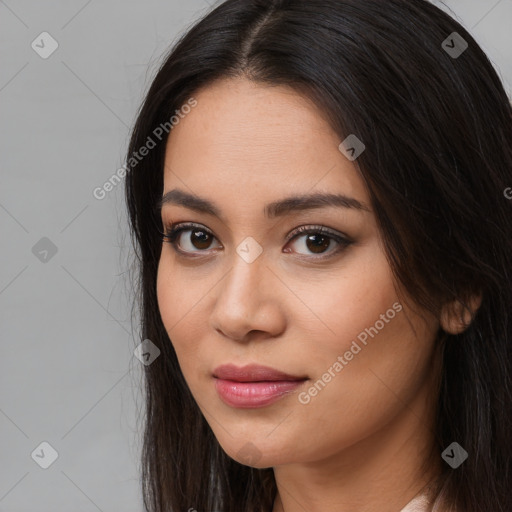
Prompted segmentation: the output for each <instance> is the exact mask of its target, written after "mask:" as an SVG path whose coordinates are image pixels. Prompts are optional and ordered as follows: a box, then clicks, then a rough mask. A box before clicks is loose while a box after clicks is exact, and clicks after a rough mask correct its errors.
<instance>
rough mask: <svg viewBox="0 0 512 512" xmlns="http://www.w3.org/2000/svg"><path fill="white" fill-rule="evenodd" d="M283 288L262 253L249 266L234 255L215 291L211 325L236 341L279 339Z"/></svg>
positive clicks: (283, 320)
mask: <svg viewBox="0 0 512 512" xmlns="http://www.w3.org/2000/svg"><path fill="white" fill-rule="evenodd" d="M285 288H286V287H285V286H284V285H283V283H282V282H281V281H280V279H279V278H278V277H277V276H276V274H275V273H274V271H273V270H271V268H270V267H269V266H268V264H267V261H266V260H265V258H264V257H263V254H262V255H260V256H259V257H258V258H257V259H256V260H255V261H253V262H251V263H248V262H247V261H245V260H244V259H243V258H241V257H240V256H239V255H238V254H236V253H235V254H234V257H233V265H232V267H231V269H230V270H229V271H228V272H227V274H226V275H225V277H224V278H223V279H222V280H221V282H220V283H218V285H217V286H216V287H215V288H214V290H215V291H214V294H215V295H214V296H215V302H214V306H213V310H212V313H211V317H210V323H211V326H212V327H213V329H215V330H216V331H217V332H218V333H220V334H221V335H223V336H224V337H227V338H230V339H232V340H235V341H238V342H247V341H249V340H251V339H254V338H255V337H258V338H265V337H268V338H270V337H276V336H278V335H279V334H281V333H282V332H283V330H284V329H285V325H286V318H285V314H284V304H285V302H284V297H283V296H282V293H283V292H284V289H285ZM212 291H213V290H212ZM288 293H289V291H288Z"/></svg>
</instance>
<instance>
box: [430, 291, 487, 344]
mask: <svg viewBox="0 0 512 512" xmlns="http://www.w3.org/2000/svg"><path fill="white" fill-rule="evenodd" d="M481 304H482V294H481V293H479V294H477V295H472V296H471V297H470V298H469V300H468V302H467V307H465V306H464V304H462V302H461V301H460V300H455V301H453V302H448V303H446V304H445V305H444V306H443V307H442V309H441V316H440V319H439V320H440V324H441V327H442V329H443V331H446V332H447V333H449V334H460V333H461V332H464V331H465V330H466V329H467V328H468V327H469V325H470V324H471V322H472V321H473V318H474V317H475V314H476V312H477V310H478V308H479V307H480V305H481Z"/></svg>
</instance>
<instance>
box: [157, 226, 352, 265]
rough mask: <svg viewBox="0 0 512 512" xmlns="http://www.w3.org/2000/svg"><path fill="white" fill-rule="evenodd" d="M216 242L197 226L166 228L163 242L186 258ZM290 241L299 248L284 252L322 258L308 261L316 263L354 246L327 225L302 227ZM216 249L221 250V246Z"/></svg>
mask: <svg viewBox="0 0 512 512" xmlns="http://www.w3.org/2000/svg"><path fill="white" fill-rule="evenodd" d="M185 233H187V235H186V236H185ZM214 240H216V238H215V236H214V235H213V233H212V232H211V231H209V230H208V229H206V228H205V227H204V226H201V225H200V224H194V223H183V224H172V225H169V226H166V228H165V232H164V233H162V241H163V242H168V243H170V244H171V245H172V247H173V248H174V250H175V251H176V252H178V253H180V254H182V255H184V256H190V255H191V254H194V253H195V254H199V253H202V252H203V253H206V252H207V251H208V249H211V248H212V243H213V241H214ZM287 240H288V241H292V242H293V243H292V244H288V245H292V246H293V245H295V246H296V247H295V249H294V250H293V251H291V250H290V249H289V248H287V247H285V249H283V252H285V253H290V252H297V253H298V254H302V255H305V256H308V257H309V256H310V255H311V254H313V255H315V254H316V255H320V256H316V257H315V256H313V257H312V258H308V259H316V260H319V259H326V258H330V257H331V256H334V255H336V254H337V253H339V252H340V251H342V250H343V249H345V248H346V247H348V246H349V245H350V244H352V243H353V242H352V240H350V239H349V238H348V237H346V236H344V235H342V234H341V233H338V232H336V231H332V230H330V229H329V228H326V227H325V226H301V227H300V228H297V229H295V230H294V231H293V232H292V233H290V235H289V236H288V237H287ZM213 248H217V249H219V248H220V249H222V245H220V244H218V245H217V246H216V247H215V246H214V247H213ZM301 251H305V252H301ZM308 251H309V254H308ZM191 257H194V256H191Z"/></svg>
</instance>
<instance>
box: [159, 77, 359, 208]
mask: <svg viewBox="0 0 512 512" xmlns="http://www.w3.org/2000/svg"><path fill="white" fill-rule="evenodd" d="M194 98H195V99H196V100H197V105H196V106H195V107H194V108H193V109H191V111H190V113H188V114H186V115H184V117H183V119H181V120H180V122H179V123H178V124H176V125H175V126H174V127H173V129H172V131H171V133H170V135H169V138H168V142H167V147H166V156H165V168H164V191H166V190H169V189H170V188H173V187H174V186H180V188H183V187H186V188H191V189H193V190H194V191H195V192H197V193H199V192H200V191H201V192H203V195H210V196H211V195H212V194H215V195H216V196H219V195H220V196H222V197H221V198H220V200H228V201H229V200H230V197H231V200H233V198H235V197H241V196H243V197H245V198H246V199H247V200H251V201H253V200H254V201H255V200H257V199H258V198H263V197H265V202H266V201H268V200H271V199H272V198H274V199H278V198H279V197H282V196H283V195H285V193H286V194H289V193H290V192H296V193H305V192H311V191H312V190H314V191H326V192H332V191H336V192H341V193H344V194H347V195H351V196H355V197H357V198H358V199H360V200H361V201H367V194H366V190H365V187H364V182H363V180H362V178H361V176H360V175H359V172H358V170H357V168H356V167H355V165H354V163H353V162H350V161H349V160H348V159H347V158H346V157H345V156H344V155H343V154H342V153H341V152H340V151H339V149H338V146H339V144H340V142H341V140H340V137H339V136H338V135H337V134H336V133H335V132H334V131H333V130H332V128H331V127H330V125H329V124H328V122H327V121H326V120H325V118H324V116H323V115H322V113H321V112H320V111H319V110H318V108H317V107H316V106H315V105H314V104H313V103H312V102H311V101H310V100H309V99H308V98H306V97H304V96H302V95H300V94H299V93H297V92H296V91H295V90H293V89H291V88H288V87H284V86H268V85H262V84H257V83H254V82H251V81H249V80H247V79H225V80H219V81H217V82H215V83H213V84H211V85H209V86H207V87H205V88H203V89H202V90H200V91H199V92H197V93H196V94H194Z"/></svg>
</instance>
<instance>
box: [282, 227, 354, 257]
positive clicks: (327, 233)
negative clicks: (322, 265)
mask: <svg viewBox="0 0 512 512" xmlns="http://www.w3.org/2000/svg"><path fill="white" fill-rule="evenodd" d="M289 239H291V240H292V241H293V244H295V246H296V249H295V251H294V252H298V253H299V254H305V255H306V256H309V255H311V254H320V255H321V256H320V257H317V258H314V259H323V258H329V257H331V256H334V255H335V254H338V253H339V252H340V251H342V250H343V249H345V248H346V247H348V246H349V245H350V244H351V243H352V240H350V239H349V238H348V237H346V236H344V235H342V234H341V233H337V232H335V231H331V230H330V229H328V228H326V227H325V226H301V227H300V228H297V229H296V230H295V231H293V232H292V233H291V234H290V236H289ZM293 244H292V245H293ZM297 249H299V250H297ZM302 250H303V251H305V252H301V251H302ZM308 251H309V255H308ZM284 252H291V251H290V250H287V249H284Z"/></svg>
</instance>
